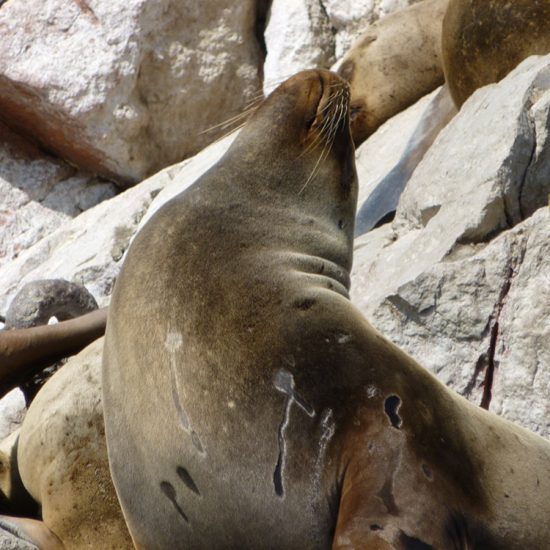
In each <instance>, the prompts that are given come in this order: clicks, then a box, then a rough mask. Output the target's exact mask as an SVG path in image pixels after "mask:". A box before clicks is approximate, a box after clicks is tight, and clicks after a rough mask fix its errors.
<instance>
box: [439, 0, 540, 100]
mask: <svg viewBox="0 0 550 550" xmlns="http://www.w3.org/2000/svg"><path fill="white" fill-rule="evenodd" d="M548 52H550V2H548V0H514V1H513V2H510V1H509V0H450V2H449V6H448V8H447V12H446V13H445V17H444V20H443V29H442V55H443V66H444V72H445V80H446V82H447V84H448V86H449V90H450V92H451V95H452V97H453V100H454V102H455V104H456V105H457V107H459V108H460V107H461V106H462V104H463V103H464V102H465V101H466V99H468V97H470V95H471V94H472V93H473V92H474V91H475V90H477V89H478V88H481V87H482V86H486V85H487V84H491V83H493V82H498V81H499V80H501V79H502V78H504V77H505V76H506V75H507V74H508V73H509V72H510V71H512V69H514V68H515V67H516V66H517V65H518V64H519V63H520V62H521V61H523V60H524V59H525V58H527V57H529V56H530V55H536V54H540V55H542V54H546V53H548Z"/></svg>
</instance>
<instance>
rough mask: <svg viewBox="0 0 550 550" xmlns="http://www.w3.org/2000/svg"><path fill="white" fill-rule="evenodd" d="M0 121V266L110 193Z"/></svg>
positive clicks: (112, 188)
mask: <svg viewBox="0 0 550 550" xmlns="http://www.w3.org/2000/svg"><path fill="white" fill-rule="evenodd" d="M116 193H117V191H116V188H115V186H114V185H113V184H112V183H106V182H101V181H99V180H98V179H97V178H95V177H92V176H90V175H86V174H83V173H81V172H77V171H76V169H75V168H72V167H71V166H69V165H68V164H66V163H65V162H62V161H59V160H57V159H54V158H52V157H50V156H48V155H45V154H44V153H43V152H41V151H39V150H38V149H37V148H36V147H34V146H32V145H31V144H30V143H28V142H26V141H25V140H23V139H22V138H20V137H19V136H17V135H16V134H14V133H13V132H11V131H10V130H8V129H7V128H6V127H4V126H3V125H1V124H0V227H1V228H2V229H1V231H0V267H1V266H2V265H5V264H7V263H8V262H10V261H11V260H13V259H14V258H16V257H17V256H18V255H19V254H20V253H21V252H22V251H23V250H26V249H27V248H29V247H30V246H32V245H33V244H34V243H35V242H37V241H38V240H39V239H41V238H42V237H44V236H46V235H47V234H49V233H51V232H52V231H54V230H55V229H57V228H58V227H59V226H61V225H63V223H65V222H66V221H68V220H70V219H71V218H72V217H74V216H76V215H77V214H80V213H81V212H82V211H83V210H85V209H87V208H90V207H91V206H93V205H95V204H97V203H99V202H101V201H102V200H105V199H107V198H109V197H112V196H114V195H115V194H116Z"/></svg>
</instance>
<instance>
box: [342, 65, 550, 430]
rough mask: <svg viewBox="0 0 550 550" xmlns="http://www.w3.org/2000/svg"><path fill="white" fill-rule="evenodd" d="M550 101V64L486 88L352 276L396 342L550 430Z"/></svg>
mask: <svg viewBox="0 0 550 550" xmlns="http://www.w3.org/2000/svg"><path fill="white" fill-rule="evenodd" d="M549 98H550V56H548V57H534V58H530V59H528V60H526V61H525V62H523V63H522V64H521V65H520V66H519V67H518V68H517V69H516V70H515V71H514V72H513V73H511V74H510V75H509V76H508V77H507V78H505V79H504V80H503V81H502V82H500V83H499V84H497V85H492V86H488V87H486V88H483V89H481V90H479V91H478V92H476V94H474V96H472V97H471V98H470V99H469V100H468V102H467V103H466V104H465V105H464V106H463V108H462V110H461V111H460V113H459V114H458V115H457V116H456V117H455V119H454V120H453V121H452V122H451V123H450V124H449V125H448V126H447V128H446V129H445V130H444V131H443V132H442V134H440V136H439V137H438V138H437V139H436V141H435V143H434V145H433V146H432V147H431V149H430V150H429V151H428V153H427V154H426V156H425V157H424V159H423V160H422V162H421V163H420V165H419V166H418V168H417V170H416V171H415V173H414V175H413V178H412V179H411V180H410V181H409V184H408V186H407V188H406V190H405V192H404V194H403V196H402V198H401V200H400V203H399V207H398V212H397V216H396V219H395V221H394V223H393V224H392V225H390V224H388V225H386V226H383V227H381V228H379V229H377V230H374V231H372V232H370V233H367V234H366V235H363V236H361V237H360V238H358V239H357V240H356V243H355V260H354V269H353V274H352V300H353V301H354V303H355V304H356V305H357V306H358V307H359V309H360V310H362V311H363V313H364V314H365V315H366V316H367V318H368V319H369V320H370V321H371V322H372V323H373V324H374V325H375V326H376V327H377V328H378V329H379V330H380V331H381V332H382V333H383V334H385V335H386V336H387V337H388V338H390V339H391V340H392V341H393V342H395V343H396V344H397V345H398V346H400V347H402V348H403V349H405V350H406V351H408V352H409V353H410V354H411V355H413V357H415V358H416V359H417V360H418V361H419V362H420V363H421V364H423V365H424V366H426V367H427V368H428V369H430V370H432V371H433V372H435V373H436V374H437V375H438V376H439V377H440V378H441V379H442V380H443V381H444V382H445V383H446V384H448V385H450V386H451V387H453V388H455V389H456V390H457V391H459V392H460V393H462V394H463V395H465V396H466V397H468V398H469V399H471V400H472V401H474V402H476V403H478V404H482V405H484V406H487V407H490V408H491V409H492V410H494V411H495V412H497V413H499V414H502V415H503V416H505V417H507V418H509V419H511V420H513V421H516V422H518V423H520V424H522V425H524V426H526V427H528V428H530V429H532V430H535V431H538V432H539V433H541V434H543V435H545V436H548V435H550V423H549V422H548V412H549V410H548V407H549V397H548V387H549V382H550V379H549V378H550V370H549V369H548V364H549V363H548V358H550V339H549V338H548V332H549V331H550V325H549V323H548V322H546V319H547V318H550V301H548V300H545V299H544V298H545V296H546V291H547V290H549V291H550V289H549V288H548V287H549V286H550V285H549V283H548V280H547V276H546V274H547V273H550V259H548V258H550V256H549V255H548V250H547V244H546V243H547V242H548V241H549V233H550V224H549V223H548V222H549V211H548V208H547V206H546V205H547V200H548V199H547V195H548V191H549V190H550V180H549V179H548V178H547V177H546V174H547V173H548V169H549V166H550V162H549V160H550V158H549V156H548V145H547V140H548V127H549V125H550V122H549V120H550V118H549V110H550V102H549V101H548V100H549ZM533 212H534V213H533ZM529 215H531V216H530V217H528V218H527V219H525V218H526V216H529Z"/></svg>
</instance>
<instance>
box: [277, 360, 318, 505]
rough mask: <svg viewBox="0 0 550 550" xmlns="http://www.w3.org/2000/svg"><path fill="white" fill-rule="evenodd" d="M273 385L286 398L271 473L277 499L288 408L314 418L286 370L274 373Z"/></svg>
mask: <svg viewBox="0 0 550 550" xmlns="http://www.w3.org/2000/svg"><path fill="white" fill-rule="evenodd" d="M273 385H274V386H275V388H276V389H277V390H278V391H280V392H281V393H284V394H285V395H286V396H287V398H286V403H285V410H284V414H283V420H282V422H281V424H280V425H279V433H278V442H279V456H278V458H277V465H276V466H275V471H274V472H273V486H274V487H275V494H276V495H277V496H278V497H281V498H283V497H284V493H285V490H284V484H283V473H284V467H285V458H286V439H285V431H286V428H287V426H288V422H289V419H290V408H291V407H292V403H296V404H297V405H298V407H300V409H302V410H303V411H304V412H305V413H306V414H307V415H308V416H310V417H314V416H315V409H314V408H313V407H312V406H311V405H310V404H309V403H307V401H306V400H305V399H304V398H303V397H302V396H301V395H300V394H299V393H298V392H297V391H296V389H295V383H294V376H292V374H291V373H290V372H288V371H287V370H285V369H279V370H278V371H277V372H276V373H275V377H274V380H273Z"/></svg>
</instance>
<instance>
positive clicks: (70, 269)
mask: <svg viewBox="0 0 550 550" xmlns="http://www.w3.org/2000/svg"><path fill="white" fill-rule="evenodd" d="M232 139H233V136H228V137H227V138H225V139H223V140H220V141H219V142H217V143H215V144H213V145H211V146H210V147H207V148H206V149H205V150H204V151H201V153H200V154H198V155H196V156H195V157H193V158H192V159H188V160H186V161H184V162H182V163H180V164H177V165H174V166H171V167H169V168H166V169H165V170H162V171H161V172H159V173H158V174H155V175H154V176H152V177H151V178H149V179H147V180H145V181H143V182H142V183H140V184H139V185H137V186H135V187H133V188H131V189H128V190H127V191H125V192H124V193H121V194H120V195H117V196H116V197H114V198H112V199H110V200H107V201H104V202H102V203H101V204H98V205H97V206H95V207H94V208H91V209H89V210H87V211H86V212H83V213H82V214H80V216H78V217H76V218H75V219H73V220H71V221H69V222H67V223H65V224H64V225H63V226H61V227H60V228H59V229H57V230H56V231H54V232H53V233H52V234H50V235H48V236H47V237H45V238H44V239H42V240H40V241H39V242H37V243H36V244H35V245H34V246H32V247H31V248H29V249H28V250H25V251H24V252H22V253H21V254H20V255H19V257H18V258H17V259H15V260H14V261H12V262H11V263H10V264H9V265H7V266H5V267H4V268H2V269H1V270H0V312H4V311H6V308H7V305H8V304H9V303H10V302H11V300H12V298H13V296H14V295H15V294H16V292H17V291H18V290H19V289H20V288H21V287H22V286H23V285H24V284H25V283H27V282H29V281H33V280H36V279H45V278H50V277H56V278H64V279H67V280H69V281H73V282H77V283H80V284H83V285H85V286H86V288H87V289H88V290H89V291H90V292H91V293H92V294H93V295H94V297H95V298H96V299H97V301H98V303H99V306H100V307H102V306H105V305H108V303H109V296H110V294H111V291H112V287H113V284H114V281H115V279H116V276H117V274H118V271H119V269H120V265H121V260H122V258H123V256H124V252H125V251H126V249H127V248H128V245H129V243H130V240H131V238H132V236H133V235H134V233H135V231H136V228H137V227H138V225H139V223H140V221H141V219H142V218H143V216H144V215H145V213H146V212H147V213H148V216H149V215H150V212H151V211H153V210H154V209H156V208H158V207H159V206H160V204H162V203H163V202H165V201H166V200H168V199H169V198H171V197H172V196H173V195H174V194H176V193H177V192H178V191H180V190H183V189H185V187H187V186H188V185H190V184H191V183H193V182H194V181H195V180H196V179H197V178H198V177H199V176H200V175H201V174H203V173H204V172H206V170H208V169H209V168H210V167H211V166H212V164H214V163H215V162H216V161H217V160H218V159H219V158H220V156H221V155H222V154H223V153H224V152H225V150H226V149H227V147H229V144H230V143H231V141H232ZM163 189H164V190H163ZM161 190H163V192H162V194H161V196H160V195H159V200H156V201H154V205H153V207H152V208H151V209H150V206H151V204H152V202H153V199H154V198H155V197H156V196H157V195H158V194H159V193H160V191H161Z"/></svg>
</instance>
